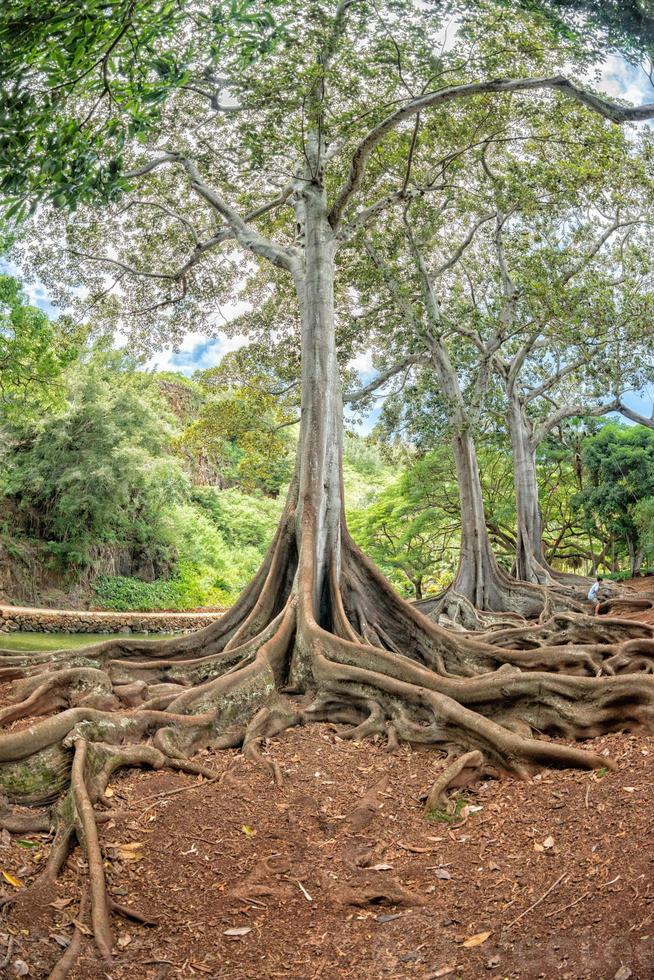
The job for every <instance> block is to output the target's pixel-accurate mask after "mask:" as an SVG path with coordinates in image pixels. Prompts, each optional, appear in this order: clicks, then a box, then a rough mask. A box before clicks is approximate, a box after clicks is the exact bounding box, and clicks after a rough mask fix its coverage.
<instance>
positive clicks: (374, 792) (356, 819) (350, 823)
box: [345, 776, 388, 834]
mask: <svg viewBox="0 0 654 980" xmlns="http://www.w3.org/2000/svg"><path fill="white" fill-rule="evenodd" d="M387 787H388V777H387V776H384V777H383V779H380V781H379V782H378V783H376V784H375V786H373V787H372V788H371V789H369V790H368V792H367V793H366V794H365V796H364V797H363V798H362V800H361V802H360V803H359V805H358V806H357V807H356V809H354V810H353V811H352V813H351V814H350V815H349V817H347V819H346V821H345V826H346V827H347V828H348V829H349V830H351V831H352V832H353V833H355V834H358V833H359V832H360V831H361V830H364V828H365V827H367V826H368V824H370V823H372V821H373V820H374V818H375V815H376V814H377V813H378V811H379V810H380V808H381V806H382V801H381V800H380V797H381V796H383V794H384V793H385V792H386V789H387Z"/></svg>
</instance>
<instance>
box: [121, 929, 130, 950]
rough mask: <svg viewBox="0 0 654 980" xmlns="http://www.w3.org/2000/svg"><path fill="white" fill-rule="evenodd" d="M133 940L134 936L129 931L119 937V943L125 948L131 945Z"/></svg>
mask: <svg viewBox="0 0 654 980" xmlns="http://www.w3.org/2000/svg"><path fill="white" fill-rule="evenodd" d="M131 941H132V937H131V936H130V934H129V933H128V932H124V933H123V934H122V936H119V937H118V945H119V946H121V947H122V948H123V949H124V948H125V946H129V944H130V943H131Z"/></svg>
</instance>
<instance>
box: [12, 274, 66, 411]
mask: <svg viewBox="0 0 654 980" xmlns="http://www.w3.org/2000/svg"><path fill="white" fill-rule="evenodd" d="M83 337H84V332H83V331H82V330H80V329H79V328H78V327H76V326H75V325H74V324H73V323H72V322H71V321H70V320H68V319H66V318H65V317H62V318H61V319H59V320H57V321H52V320H50V318H49V317H48V316H47V315H46V314H45V313H44V312H43V310H40V309H38V308H37V307H35V306H32V305H31V304H30V303H29V302H28V300H27V297H26V295H25V293H24V292H23V290H22V287H21V284H20V282H19V281H18V280H17V279H15V278H14V277H13V276H9V275H6V274H0V406H1V412H2V416H3V417H4V418H5V419H6V420H9V421H11V420H18V419H21V418H24V417H26V416H27V415H30V414H31V415H33V414H34V413H36V412H37V411H45V410H47V409H48V408H50V407H54V406H55V405H56V404H57V403H61V401H62V397H63V393H64V386H63V384H62V382H61V374H62V371H63V370H64V369H65V367H66V366H67V365H68V364H70V363H71V362H72V361H73V360H74V359H75V358H76V357H77V354H78V353H79V349H80V345H81V343H82V341H83Z"/></svg>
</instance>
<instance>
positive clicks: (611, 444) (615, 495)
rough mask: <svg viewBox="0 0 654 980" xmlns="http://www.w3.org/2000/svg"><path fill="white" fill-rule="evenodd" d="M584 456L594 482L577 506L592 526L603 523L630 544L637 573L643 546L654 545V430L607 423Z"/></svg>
mask: <svg viewBox="0 0 654 980" xmlns="http://www.w3.org/2000/svg"><path fill="white" fill-rule="evenodd" d="M582 457H583V462H584V466H585V468H586V470H587V472H588V474H589V484H588V486H587V487H586V488H585V489H584V490H583V491H582V492H581V493H579V494H578V495H577V497H576V498H575V504H576V506H577V507H578V508H580V509H581V510H582V512H583V514H584V517H585V521H586V523H587V525H588V526H589V527H592V526H593V525H594V524H595V523H597V522H598V521H599V522H601V523H602V524H604V525H605V526H606V528H607V529H608V530H609V532H610V533H611V534H612V535H614V536H615V537H617V538H618V539H620V540H621V541H624V542H626V544H627V547H628V550H629V554H630V558H631V571H632V572H634V571H637V570H638V569H639V567H640V561H641V560H642V551H643V548H644V547H645V545H646V544H650V545H651V525H650V524H649V517H650V516H651V514H652V509H653V507H654V503H653V500H654V431H652V430H651V429H646V428H644V427H642V426H632V427H628V426H623V425H619V424H616V423H612V424H609V425H606V426H605V427H604V428H603V429H602V430H601V431H600V432H599V433H597V435H595V436H592V437H591V438H590V439H588V440H586V442H585V444H584V448H583V453H582Z"/></svg>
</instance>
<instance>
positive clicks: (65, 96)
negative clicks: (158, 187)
mask: <svg viewBox="0 0 654 980" xmlns="http://www.w3.org/2000/svg"><path fill="white" fill-rule="evenodd" d="M275 6H276V3H275V0H268V2H265V3H263V4H261V3H255V2H254V0H229V2H225V3H223V4H219V3H215V4H211V5H208V4H205V3H200V2H188V3H177V2H176V0H139V2H135V0H86V2H85V3H83V4H82V3H79V2H78V0H38V2H33V0H5V2H4V3H3V4H2V7H1V8H0V118H2V120H3V122H2V128H1V130H0V192H2V194H3V196H4V197H5V198H6V199H8V200H10V201H13V203H12V205H11V207H10V208H9V210H8V212H7V217H8V218H12V217H13V218H15V219H19V218H21V217H22V216H24V214H25V213H26V211H27V209H28V206H30V204H29V202H31V207H32V208H34V207H35V206H36V203H37V202H38V201H40V200H47V201H50V202H52V203H53V204H54V205H55V206H57V207H68V208H75V207H76V206H77V204H78V203H80V202H87V201H90V200H98V199H99V200H104V201H110V200H114V199H116V198H117V197H118V196H119V195H120V193H121V191H122V190H124V188H125V186H126V183H125V174H124V163H125V156H124V151H125V146H126V143H128V142H129V141H130V140H131V139H136V140H138V141H140V142H145V141H146V140H147V139H148V137H149V135H150V134H151V133H152V132H153V131H154V130H155V129H156V127H157V126H158V125H159V124H160V122H161V115H162V107H163V106H164V104H165V103H166V101H167V100H168V99H169V98H170V97H171V96H172V95H173V94H174V93H175V92H177V91H179V90H180V89H183V88H184V87H187V86H193V84H194V83H195V85H198V84H200V85H201V84H202V82H203V80H204V81H206V75H207V73H209V75H210V74H211V72H212V71H214V70H215V69H216V66H217V65H218V64H219V62H220V59H221V57H222V56H223V54H224V52H225V50H226V49H229V50H230V51H231V52H232V54H233V56H235V57H236V60H237V62H240V63H241V64H242V65H243V66H245V65H246V64H248V63H249V62H251V61H252V60H253V59H254V58H256V57H257V56H258V55H259V54H261V53H262V52H263V51H265V50H267V49H268V48H269V47H270V45H271V44H272V43H274V40H275V37H276V26H275V21H274V18H273V15H272V12H271V11H272V10H274V7H275ZM17 159H19V160H20V161H21V166H20V167H16V165H15V161H16V160H17Z"/></svg>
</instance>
